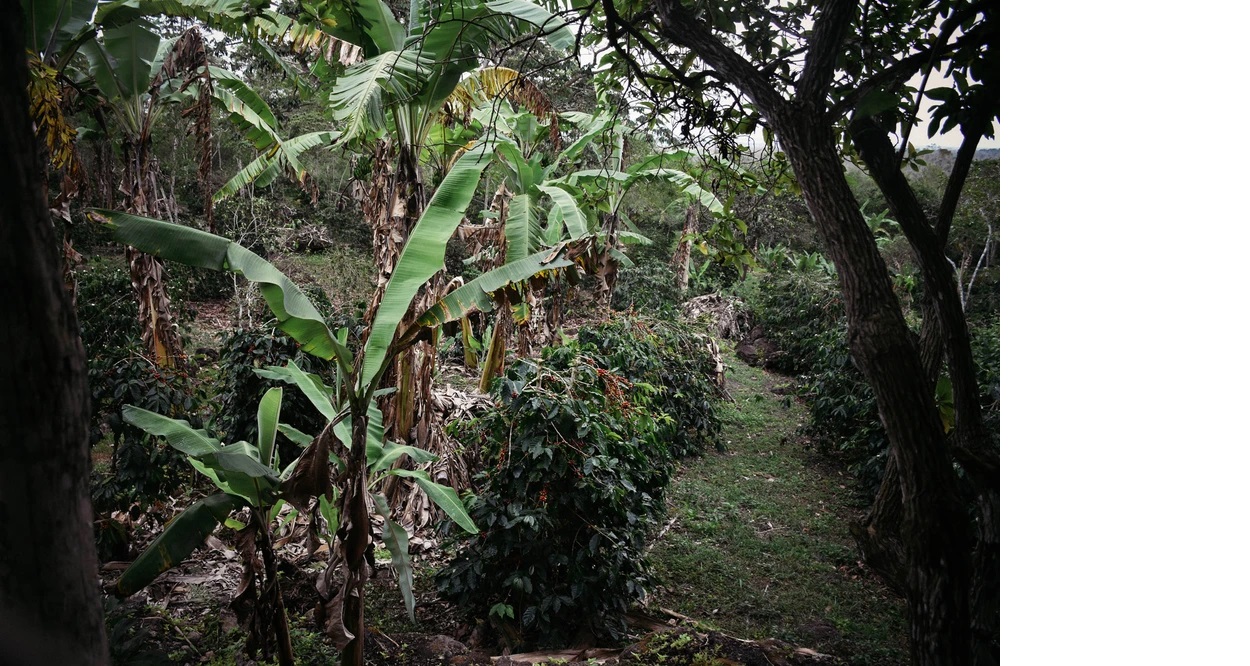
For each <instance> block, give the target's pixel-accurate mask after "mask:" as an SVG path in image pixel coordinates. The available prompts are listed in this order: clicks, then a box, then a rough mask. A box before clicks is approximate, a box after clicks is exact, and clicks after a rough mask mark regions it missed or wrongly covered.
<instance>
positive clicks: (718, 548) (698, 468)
mask: <svg viewBox="0 0 1250 666" xmlns="http://www.w3.org/2000/svg"><path fill="white" fill-rule="evenodd" d="M726 361H727V362H728V364H729V366H730V372H729V389H730V393H731V395H732V396H733V401H726V402H725V403H724V404H723V407H722V411H721V415H722V418H723V420H724V434H723V440H724V442H725V447H726V449H727V451H726V452H725V453H715V452H711V453H708V454H706V455H704V456H703V457H702V458H699V459H697V460H691V461H687V462H686V464H685V466H684V468H683V470H682V471H681V472H680V474H679V476H678V478H676V479H675V480H674V482H673V485H672V486H671V487H670V490H669V502H670V508H671V517H672V519H673V520H674V522H673V523H672V526H671V528H670V529H668V530H667V531H666V532H664V533H663V535H662V536H661V537H660V538H659V540H658V541H657V542H656V543H655V544H654V547H653V550H652V551H651V561H652V563H653V564H654V566H655V570H656V573H657V575H658V577H659V579H660V583H661V586H660V588H659V589H658V590H657V591H656V592H655V593H654V594H652V595H651V598H650V599H649V600H648V605H649V606H652V607H657V606H658V607H662V608H667V609H671V610H673V611H676V612H678V613H681V614H683V615H688V616H690V617H692V618H694V619H696V620H698V621H700V622H702V623H704V624H706V625H707V626H709V627H714V628H717V629H720V630H722V631H725V632H728V633H730V634H733V635H737V636H740V637H742V638H750V639H763V638H769V637H771V638H779V639H782V640H785V641H788V642H791V643H795V644H798V645H802V646H805V647H809V648H812V649H815V650H818V651H820V652H824V653H828V654H833V655H836V656H838V657H840V658H842V659H843V660H845V661H846V663H854V664H898V663H905V662H906V661H907V645H906V624H905V621H904V608H903V605H902V602H901V600H900V599H899V598H898V597H896V596H895V595H894V594H893V593H891V592H890V591H889V590H887V589H886V588H885V587H884V585H882V584H881V583H880V582H879V581H878V580H877V579H876V578H875V577H873V575H872V574H871V573H870V572H869V571H868V570H867V569H866V568H865V567H864V566H863V565H862V564H861V563H860V562H859V556H858V549H857V548H856V547H855V543H854V541H853V539H852V538H851V536H850V534H849V532H848V531H847V523H848V522H849V520H850V519H851V518H852V517H853V516H854V515H855V512H856V511H858V510H859V509H858V507H857V506H856V503H855V497H854V495H853V492H852V482H851V478H850V477H849V476H848V475H847V474H846V473H845V472H842V471H840V470H838V469H836V468H835V467H833V466H832V465H830V464H829V463H828V462H826V461H824V460H822V459H820V458H818V457H817V456H816V455H815V453H814V452H811V451H808V450H805V449H804V447H803V443H802V439H801V437H800V436H799V434H798V430H799V428H800V427H801V425H802V423H803V421H804V419H805V417H806V410H805V409H804V407H803V405H802V404H801V403H800V402H799V401H798V400H797V399H795V398H794V397H793V396H792V395H791V392H792V389H793V382H792V380H789V379H787V378H785V377H781V376H778V375H774V374H772V373H767V372H764V371H762V370H759V369H757V368H752V367H750V366H747V365H746V364H745V363H743V362H742V361H740V360H739V359H737V358H736V357H733V356H732V355H727V358H726Z"/></svg>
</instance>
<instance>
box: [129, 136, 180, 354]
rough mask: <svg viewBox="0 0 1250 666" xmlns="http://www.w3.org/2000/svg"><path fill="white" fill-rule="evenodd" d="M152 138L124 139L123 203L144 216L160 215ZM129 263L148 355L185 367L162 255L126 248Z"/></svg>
mask: <svg viewBox="0 0 1250 666" xmlns="http://www.w3.org/2000/svg"><path fill="white" fill-rule="evenodd" d="M150 143H151V142H150V139H149V138H148V137H146V136H140V137H137V138H135V139H134V140H127V141H124V142H123V144H122V153H123V155H124V158H125V173H124V175H123V177H124V178H125V182H124V183H123V184H122V192H123V193H124V194H125V195H126V196H125V198H124V200H123V202H122V205H123V209H124V210H125V211H126V212H128V213H134V214H136V215H142V216H144V217H161V216H162V214H163V213H164V212H167V211H160V210H158V208H159V206H158V205H157V203H156V173H155V171H154V170H153V169H152V161H151V155H150V148H151V146H150ZM126 264H127V265H128V267H129V269H130V286H131V288H132V289H134V293H135V300H136V301H137V302H138V304H139V325H140V330H141V331H142V333H141V335H142V338H143V344H144V346H145V348H146V350H147V353H148V356H149V358H150V359H151V360H152V361H153V362H154V363H156V364H157V365H158V366H160V367H162V368H169V369H176V370H185V369H186V354H185V353H184V352H183V347H182V336H181V335H180V334H179V333H178V327H177V324H176V323H175V320H174V315H173V311H172V309H171V308H170V302H169V292H168V291H167V290H166V288H165V264H164V262H162V261H161V260H160V259H159V258H157V257H154V256H152V255H150V254H145V253H143V252H140V251H138V250H136V249H134V248H133V247H129V246H128V247H127V248H126Z"/></svg>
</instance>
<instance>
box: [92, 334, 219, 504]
mask: <svg viewBox="0 0 1250 666" xmlns="http://www.w3.org/2000/svg"><path fill="white" fill-rule="evenodd" d="M88 383H89V385H90V386H91V398H92V403H93V405H94V406H95V414H96V418H95V419H94V420H93V422H92V430H91V444H92V446H94V445H95V444H97V443H98V442H99V441H101V440H102V439H103V438H104V437H105V436H106V430H107V434H108V435H110V436H111V437H112V443H113V452H112V460H111V463H110V466H109V471H108V472H107V473H105V474H103V475H100V476H98V477H95V478H93V479H92V488H91V501H92V504H93V505H94V506H95V509H96V511H107V510H110V509H121V508H126V507H128V506H130V505H132V504H136V503H137V504H139V505H140V506H141V507H144V508H146V507H149V506H151V505H152V504H154V503H156V502H158V501H161V500H163V499H165V498H167V497H169V496H170V495H172V494H174V493H176V492H178V491H179V490H180V489H182V487H183V485H184V484H185V483H186V481H187V479H188V476H189V473H190V467H189V466H188V465H187V463H186V461H185V460H184V456H182V455H181V454H179V453H178V452H177V451H175V450H173V449H172V448H170V447H168V446H165V445H163V444H161V443H160V442H158V441H157V440H156V439H155V438H154V437H151V436H149V435H148V434H147V433H145V432H143V431H142V430H140V429H139V428H136V427H134V426H132V425H130V424H129V423H126V422H125V421H124V420H123V419H122V407H124V406H126V405H135V406H137V407H142V408H144V409H147V410H149V411H153V412H156V413H158V414H162V415H165V416H170V417H172V418H176V419H182V420H185V421H188V422H189V423H190V424H191V426H192V427H194V428H200V427H202V426H203V420H202V418H201V415H200V413H199V412H200V405H201V404H202V400H201V399H200V396H199V395H197V394H196V392H195V387H194V384H193V383H192V381H191V379H190V377H188V376H187V374H186V373H183V372H178V371H175V370H168V369H164V368H159V367H157V366H155V365H153V364H152V362H151V361H149V360H147V359H145V358H143V357H141V356H137V355H136V356H132V357H129V358H126V359H123V360H121V361H118V362H117V363H115V364H114V365H112V366H109V367H107V368H102V369H92V370H90V371H88Z"/></svg>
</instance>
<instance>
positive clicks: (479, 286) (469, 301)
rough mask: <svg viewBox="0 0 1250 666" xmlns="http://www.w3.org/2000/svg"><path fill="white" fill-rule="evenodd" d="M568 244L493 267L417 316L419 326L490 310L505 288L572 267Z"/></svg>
mask: <svg viewBox="0 0 1250 666" xmlns="http://www.w3.org/2000/svg"><path fill="white" fill-rule="evenodd" d="M564 250H565V246H560V247H557V248H555V249H546V250H542V251H540V252H535V253H534V254H531V255H530V256H528V257H525V258H524V259H520V260H518V261H511V262H508V263H506V264H504V265H503V266H500V267H499V268H496V269H493V270H489V271H487V272H485V273H482V274H481V275H479V276H477V277H476V278H474V279H473V280H471V281H469V282H467V283H465V285H464V286H463V287H460V288H459V289H457V290H455V291H453V292H451V293H450V294H447V296H445V297H443V298H442V299H441V300H440V301H439V302H437V303H435V304H434V305H433V306H431V307H430V309H429V310H426V311H425V312H424V313H422V315H421V316H420V317H418V318H417V326H438V325H441V324H446V323H449V322H453V321H456V320H458V319H460V318H461V317H463V316H465V315H467V314H469V313H471V312H476V311H479V310H489V309H490V308H491V307H492V305H493V303H494V301H493V300H492V299H491V294H493V293H495V292H496V291H498V290H499V289H501V288H502V287H504V286H506V285H509V284H512V283H514V282H520V281H521V280H527V279H529V278H531V277H533V276H534V274H535V273H538V272H540V271H545V270H555V269H557V268H564V267H566V266H572V265H573V262H572V261H569V260H568V259H567V258H566V257H565V256H564Z"/></svg>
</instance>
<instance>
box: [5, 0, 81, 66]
mask: <svg viewBox="0 0 1250 666" xmlns="http://www.w3.org/2000/svg"><path fill="white" fill-rule="evenodd" d="M95 8H96V0H22V15H23V16H25V17H26V48H27V49H29V50H30V51H32V52H34V53H35V54H37V55H39V56H41V57H47V56H49V55H52V54H59V53H60V52H61V50H62V49H63V48H65V47H66V46H67V45H68V44H69V43H70V42H72V41H74V39H75V38H76V37H77V36H78V35H79V34H80V33H82V31H83V30H84V29H85V28H87V24H88V23H90V22H91V14H92V12H94V11H95Z"/></svg>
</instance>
